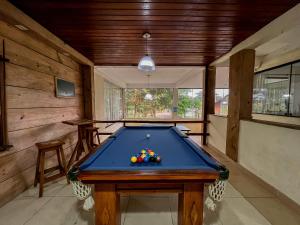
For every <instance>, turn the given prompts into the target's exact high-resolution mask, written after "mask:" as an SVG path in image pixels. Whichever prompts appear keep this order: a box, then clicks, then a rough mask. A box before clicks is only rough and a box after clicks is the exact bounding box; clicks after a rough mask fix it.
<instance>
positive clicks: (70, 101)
mask: <svg viewBox="0 0 300 225" xmlns="http://www.w3.org/2000/svg"><path fill="white" fill-rule="evenodd" d="M3 39H4V40H5V47H6V57H7V58H8V59H9V60H10V62H9V63H7V64H6V77H7V79H6V94H7V116H8V118H7V120H8V141H9V143H10V144H12V145H13V148H11V149H10V150H8V151H5V152H0V206H1V205H3V204H5V203H6V202H8V201H9V200H11V199H13V198H14V197H15V196H17V195H18V194H19V193H21V192H22V191H24V190H25V189H26V188H28V187H29V186H30V185H32V183H33V178H34V168H35V163H36V155H37V149H36V147H35V143H36V142H39V141H46V140H50V139H54V138H61V139H62V140H64V141H65V145H64V149H65V154H66V155H69V153H70V151H71V149H73V147H74V145H75V143H76V141H77V133H76V127H72V126H69V125H65V124H62V123H61V121H63V120H70V119H78V118H81V117H82V116H83V97H82V92H83V91H82V73H81V65H79V64H78V63H76V62H75V61H73V60H72V59H71V58H70V57H67V56H65V55H63V54H61V53H59V52H58V51H56V50H55V49H54V48H52V47H50V46H48V45H47V44H46V43H42V42H40V41H38V40H37V39H35V38H33V37H31V36H30V35H28V34H26V32H23V31H20V30H18V29H16V28H15V27H13V26H10V25H8V24H6V23H5V22H3V21H0V41H1V40H3ZM55 77H60V78H63V79H67V80H69V81H73V82H75V86H76V96H75V97H74V98H56V97H55V79H54V78H55ZM48 158H49V160H48V162H47V164H48V165H47V166H50V165H51V164H53V163H54V162H56V158H54V157H53V155H48Z"/></svg>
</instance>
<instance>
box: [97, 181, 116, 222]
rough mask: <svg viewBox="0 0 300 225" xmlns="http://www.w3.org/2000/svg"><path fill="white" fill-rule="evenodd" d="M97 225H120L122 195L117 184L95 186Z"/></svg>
mask: <svg viewBox="0 0 300 225" xmlns="http://www.w3.org/2000/svg"><path fill="white" fill-rule="evenodd" d="M94 198H95V225H120V222H121V218H120V195H119V194H118V193H117V192H116V185H115V184H95V195H94Z"/></svg>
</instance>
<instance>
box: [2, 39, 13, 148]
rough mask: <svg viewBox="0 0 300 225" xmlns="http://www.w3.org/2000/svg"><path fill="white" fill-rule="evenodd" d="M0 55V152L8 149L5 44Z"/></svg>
mask: <svg viewBox="0 0 300 225" xmlns="http://www.w3.org/2000/svg"><path fill="white" fill-rule="evenodd" d="M1 47H2V53H1V55H0V151H3V150H5V149H7V148H9V147H11V146H10V145H8V139H7V110H6V90H5V89H6V82H5V81H6V77H5V62H8V59H6V58H5V42H4V40H3V41H2V43H1Z"/></svg>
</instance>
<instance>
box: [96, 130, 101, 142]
mask: <svg viewBox="0 0 300 225" xmlns="http://www.w3.org/2000/svg"><path fill="white" fill-rule="evenodd" d="M96 136H97V140H98V144H99V145H100V144H101V142H100V137H99V132H98V131H97V132H96Z"/></svg>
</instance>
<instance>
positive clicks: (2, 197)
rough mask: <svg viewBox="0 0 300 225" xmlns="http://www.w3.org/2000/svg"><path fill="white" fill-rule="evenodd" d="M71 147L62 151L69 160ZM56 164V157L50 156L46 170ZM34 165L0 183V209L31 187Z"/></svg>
mask: <svg viewBox="0 0 300 225" xmlns="http://www.w3.org/2000/svg"><path fill="white" fill-rule="evenodd" d="M72 147H73V146H71V147H69V148H67V149H64V152H65V155H66V157H67V158H69V156H70V153H71V149H72ZM56 163H57V159H56V155H51V156H50V157H48V158H47V160H46V168H49V167H51V166H53V165H54V164H56ZM34 174H35V165H34V166H31V167H29V168H27V169H24V170H20V172H19V173H17V174H15V175H14V176H12V177H10V178H9V179H7V180H5V181H3V182H1V183H0V207H1V206H3V205H4V204H5V203H7V202H8V201H10V200H11V199H12V198H15V197H16V196H17V195H18V194H20V193H21V192H23V191H25V190H26V189H27V188H29V187H31V185H32V184H33V180H34Z"/></svg>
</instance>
